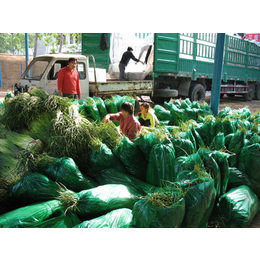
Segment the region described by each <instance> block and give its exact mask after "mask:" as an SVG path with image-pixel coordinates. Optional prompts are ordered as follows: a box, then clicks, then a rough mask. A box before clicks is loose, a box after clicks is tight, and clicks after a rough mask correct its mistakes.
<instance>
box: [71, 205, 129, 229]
mask: <svg viewBox="0 0 260 260" xmlns="http://www.w3.org/2000/svg"><path fill="white" fill-rule="evenodd" d="M131 222H132V210H131V209H115V210H113V211H111V212H109V213H107V214H106V215H104V216H100V217H98V218H94V219H91V220H87V221H84V222H82V223H80V224H78V225H76V226H75V227H74V228H130V227H131Z"/></svg>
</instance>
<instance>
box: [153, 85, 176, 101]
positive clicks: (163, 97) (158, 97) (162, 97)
mask: <svg viewBox="0 0 260 260" xmlns="http://www.w3.org/2000/svg"><path fill="white" fill-rule="evenodd" d="M177 96H178V91H177V90H176V89H155V90H154V94H153V96H151V100H152V101H153V102H154V103H156V104H163V103H164V101H165V102H169V101H170V100H171V98H174V97H177Z"/></svg>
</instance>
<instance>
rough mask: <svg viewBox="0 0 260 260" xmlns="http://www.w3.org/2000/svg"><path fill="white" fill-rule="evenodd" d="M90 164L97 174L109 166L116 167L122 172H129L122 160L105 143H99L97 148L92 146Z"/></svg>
mask: <svg viewBox="0 0 260 260" xmlns="http://www.w3.org/2000/svg"><path fill="white" fill-rule="evenodd" d="M89 166H90V168H91V169H92V170H93V171H94V172H95V174H96V175H98V174H99V172H100V171H102V170H105V169H109V168H114V169H116V170H118V171H121V172H127V170H126V168H125V167H124V165H123V164H122V163H121V161H120V160H119V159H118V158H117V157H116V156H115V155H114V154H113V152H112V151H111V149H109V148H108V147H107V145H106V144H104V143H101V144H99V145H98V146H97V147H96V148H94V147H92V149H90V153H89Z"/></svg>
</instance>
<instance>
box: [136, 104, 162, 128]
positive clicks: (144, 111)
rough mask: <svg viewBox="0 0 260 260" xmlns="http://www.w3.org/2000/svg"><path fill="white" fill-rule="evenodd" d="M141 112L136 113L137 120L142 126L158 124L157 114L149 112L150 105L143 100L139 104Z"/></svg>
mask: <svg viewBox="0 0 260 260" xmlns="http://www.w3.org/2000/svg"><path fill="white" fill-rule="evenodd" d="M140 109H141V112H139V113H138V116H139V119H138V120H139V122H140V124H141V125H142V126H147V127H155V126H156V125H159V120H158V118H157V116H156V115H155V114H154V113H152V112H150V105H149V103H147V102H144V103H142V104H141V105H140Z"/></svg>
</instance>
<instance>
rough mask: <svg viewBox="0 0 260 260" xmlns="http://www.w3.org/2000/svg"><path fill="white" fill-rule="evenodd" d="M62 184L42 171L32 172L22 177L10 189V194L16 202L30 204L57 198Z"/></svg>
mask: <svg viewBox="0 0 260 260" xmlns="http://www.w3.org/2000/svg"><path fill="white" fill-rule="evenodd" d="M59 189H60V186H59V185H58V184H57V183H55V182H54V181H52V180H50V179H49V178H48V177H46V176H44V175H42V174H40V173H31V174H29V175H27V176H24V177H22V178H21V179H20V180H19V181H18V182H17V183H16V184H14V185H13V186H12V187H11V189H10V196H11V197H12V199H14V200H15V201H16V202H18V203H21V204H23V205H28V204H31V203H35V202H40V201H48V200H53V199H55V198H56V197H57V196H58V195H59V193H58V190H59Z"/></svg>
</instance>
